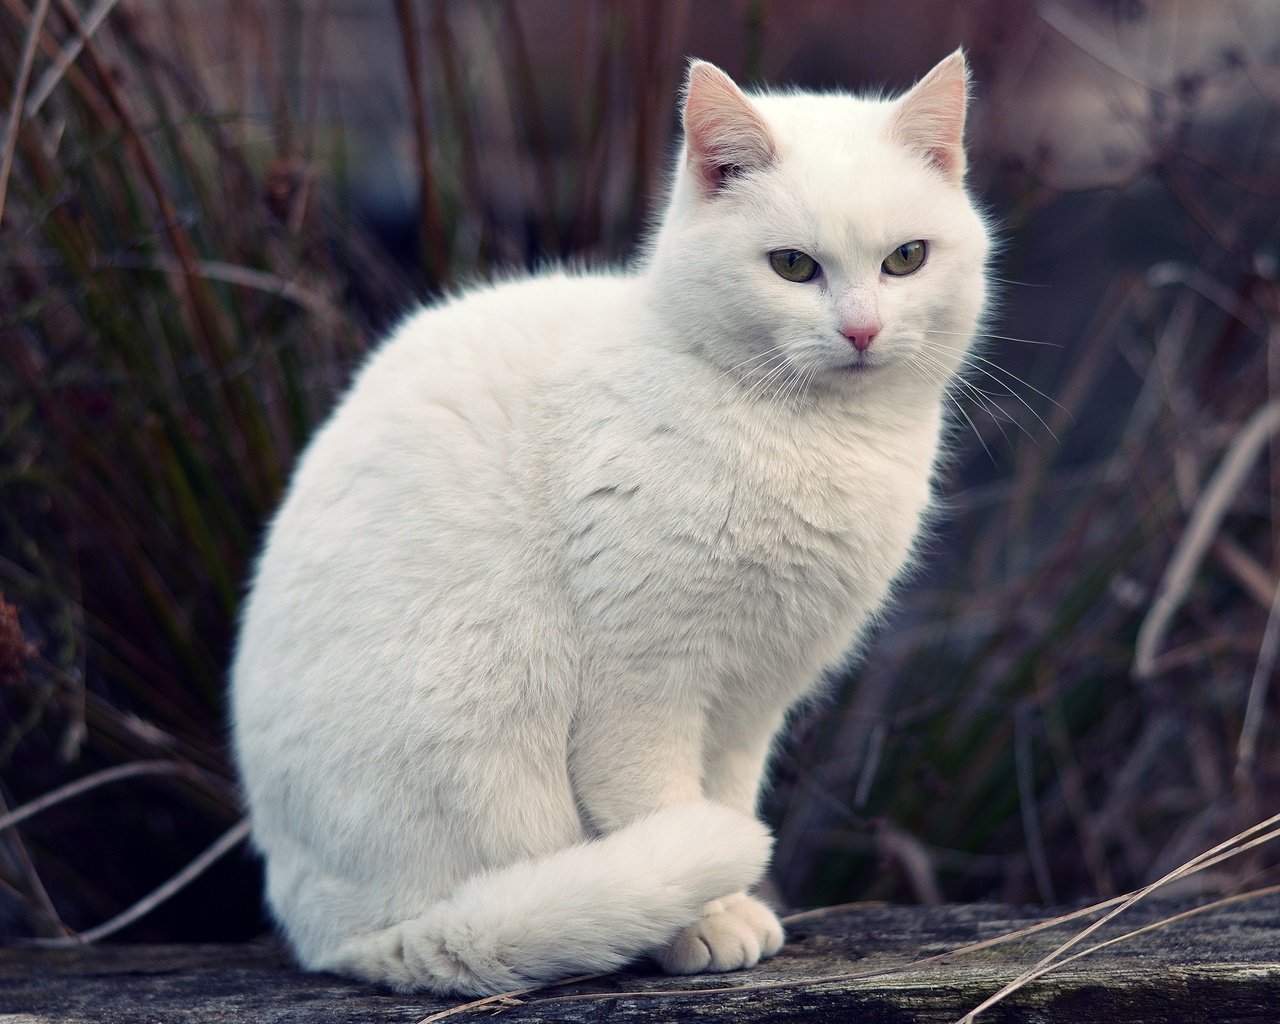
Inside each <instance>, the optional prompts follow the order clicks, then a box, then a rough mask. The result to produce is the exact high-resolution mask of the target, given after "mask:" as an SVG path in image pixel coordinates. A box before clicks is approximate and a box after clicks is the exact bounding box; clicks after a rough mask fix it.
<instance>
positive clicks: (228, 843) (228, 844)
mask: <svg viewBox="0 0 1280 1024" xmlns="http://www.w3.org/2000/svg"><path fill="white" fill-rule="evenodd" d="M251 827H252V826H251V825H250V822H249V819H248V818H243V819H241V820H240V821H238V822H237V823H236V824H235V825H233V826H232V827H231V828H229V829H228V830H227V831H226V832H224V833H223V834H222V836H221V837H219V839H218V840H217V841H216V842H215V843H214V844H213V845H212V846H210V847H209V848H208V849H207V850H205V851H204V853H202V854H200V856H199V857H197V858H196V859H195V860H193V861H192V862H191V863H190V864H188V865H187V866H186V867H185V868H183V869H182V870H181V871H179V872H178V873H177V874H176V875H174V876H173V877H172V878H170V879H169V880H168V881H167V882H165V883H164V884H163V885H161V886H159V887H157V888H156V889H153V890H152V891H151V892H150V893H148V894H147V895H146V896H144V897H143V898H142V899H140V900H138V902H137V903H135V904H133V906H131V907H129V908H128V909H127V910H124V911H122V912H121V913H119V914H117V915H116V916H115V917H113V918H111V919H110V920H108V921H104V922H103V923H102V924H100V925H98V926H97V927H95V928H90V929H89V930H88V931H85V932H81V933H80V934H79V935H77V936H75V937H74V938H69V939H42V940H37V941H36V942H35V943H34V944H35V945H38V946H45V947H54V948H66V947H69V946H80V945H84V944H86V943H90V942H97V941H98V940H99V939H105V938H106V937H107V936H108V935H114V934H115V933H116V932H118V931H120V930H121V929H123V928H126V927H128V926H129V925H131V924H133V922H134V921H136V920H138V918H140V917H143V916H145V915H146V914H149V913H151V911H152V910H154V909H155V908H156V907H158V906H159V905H160V904H161V903H163V902H164V901H165V900H167V899H169V897H171V896H173V895H174V894H175V893H177V892H180V891H181V890H182V889H183V888H184V887H186V886H187V885H189V884H190V883H191V882H192V881H193V880H195V879H196V878H198V877H199V876H200V875H201V874H202V873H203V872H204V871H205V870H206V869H207V868H208V867H209V865H211V864H212V863H213V862H214V861H216V860H217V859H218V858H219V857H221V856H223V855H224V854H226V853H228V852H230V851H231V850H233V849H235V847H236V846H238V845H239V844H240V843H242V842H244V840H245V839H247V838H248V837H249V832H250V831H251Z"/></svg>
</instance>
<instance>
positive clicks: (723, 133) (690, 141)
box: [684, 60, 775, 196]
mask: <svg viewBox="0 0 1280 1024" xmlns="http://www.w3.org/2000/svg"><path fill="white" fill-rule="evenodd" d="M684 141H685V159H686V161H687V162H688V165H689V170H690V171H691V172H692V173H693V175H694V178H695V179H696V180H697V181H698V183H699V185H701V186H702V192H703V194H704V195H706V196H714V195H715V194H716V193H717V192H719V191H720V190H721V189H722V188H724V185H725V182H726V181H728V180H729V179H731V178H733V177H735V176H737V175H739V174H743V173H746V172H747V171H753V170H759V169H762V168H764V167H768V166H769V165H770V164H771V163H773V160H774V155H775V149H774V142H773V135H772V134H771V133H770V132H769V126H768V125H767V124H765V123H764V118H762V117H761V116H760V112H759V111H757V110H756V108H755V107H754V106H753V105H752V103H751V101H750V100H749V99H747V97H746V96H744V95H743V94H742V90H741V89H739V88H738V87H737V86H736V85H735V84H734V82H733V79H732V78H730V77H729V76H728V75H726V74H725V73H724V72H723V71H721V70H720V69H719V68H718V67H716V66H715V65H714V64H708V63H707V62H706V61H704V60H695V61H693V62H692V63H691V64H690V65H689V77H688V78H687V79H686V81H685V87H684Z"/></svg>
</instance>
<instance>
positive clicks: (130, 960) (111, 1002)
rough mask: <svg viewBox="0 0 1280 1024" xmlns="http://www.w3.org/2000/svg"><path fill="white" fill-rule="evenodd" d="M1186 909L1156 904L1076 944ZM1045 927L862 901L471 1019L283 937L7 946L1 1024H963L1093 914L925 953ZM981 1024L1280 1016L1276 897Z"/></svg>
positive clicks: (1039, 993)
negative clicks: (349, 973) (295, 949)
mask: <svg viewBox="0 0 1280 1024" xmlns="http://www.w3.org/2000/svg"><path fill="white" fill-rule="evenodd" d="M1187 909H1189V905H1188V904H1185V903H1170V902H1166V901H1152V902H1150V903H1140V904H1138V905H1137V906H1135V907H1133V908H1131V909H1129V910H1127V911H1126V912H1125V913H1124V914H1123V915H1121V916H1120V917H1119V918H1117V920H1116V922H1115V923H1113V924H1112V925H1108V926H1107V927H1106V928H1105V929H1103V930H1101V931H1099V932H1097V933H1095V934H1094V935H1091V936H1089V937H1088V938H1086V939H1084V940H1082V942H1081V943H1079V944H1078V945H1077V946H1076V947H1075V948H1074V949H1073V952H1074V951H1075V950H1078V949H1082V948H1084V947H1086V946H1089V945H1091V944H1093V943H1096V942H1098V941H1100V940H1102V939H1105V938H1109V937H1112V936H1115V935H1118V934H1121V933H1123V932H1126V931H1129V930H1132V929H1135V928H1139V927H1142V926H1144V925H1149V924H1152V923H1155V922H1157V921H1160V920H1161V919H1163V918H1166V917H1168V916H1170V915H1173V914H1177V913H1180V912H1182V911H1185V910H1187ZM1047 919H1048V915H1047V914H1046V913H1044V912H1040V911H1027V910H1014V909H1011V908H1008V907H996V906H950V907H931V908H926V907H888V906H883V905H873V904H864V905H856V906H853V907H850V908H839V909H832V910H826V911H816V912H812V913H810V914H801V915H795V917H794V918H793V919H792V921H791V923H790V924H789V925H788V944H787V946H786V948H785V949H784V950H783V952H782V953H781V954H780V955H779V956H778V957H776V958H775V959H773V960H770V961H769V962H767V963H765V964H762V965H761V966H759V967H757V968H755V969H754V970H750V971H744V972H740V973H736V974H726V975H703V976H700V977H696V978H667V977H663V976H661V975H658V974H655V973H654V972H653V971H652V969H647V968H645V967H644V966H643V965H642V966H639V967H637V968H635V969H633V970H631V971H628V972H625V973H621V974H613V975H607V976H601V977H596V978H592V979H590V980H587V981H580V982H577V983H573V984H561V985H558V986H552V987H546V988H541V989H538V990H535V991H530V992H526V993H521V994H519V995H515V996H512V997H510V998H506V999H495V1000H491V1001H489V1002H487V1003H485V1004H484V1005H480V1006H473V1007H470V1008H464V1007H463V1004H464V1003H466V1002H467V1000H465V999H450V998H443V999H442V998H438V997H432V996H406V995H398V994H395V993H390V992H386V991H382V990H380V989H378V988H376V987H373V986H369V985H360V984H354V983H349V982H346V981H344V980H342V979H339V978H335V977H332V976H329V975H312V974H303V973H302V972H300V971H298V970H296V969H295V968H294V967H293V966H292V965H291V964H290V962H289V959H288V957H287V955H286V954H285V953H284V951H283V950H282V949H281V947H280V946H279V945H278V944H277V943H275V942H273V941H264V942H261V943H251V944H248V945H240V946H126V945H114V946H113V945H102V946H90V947H80V948H77V949H72V950H49V949H32V948H9V949H3V950H0V1022H3V1024H53V1022H58V1024H80V1022H90V1021H92V1022H95V1024H124V1022H128V1024H188V1022H189V1024H196V1022H200V1024H209V1022H218V1021H227V1022H232V1021H234V1022H250V1021H252V1022H267V1024H277V1022H279V1024H283V1022H290V1024H310V1022H320V1021H324V1022H325V1024H342V1022H348V1021H351V1022H355V1021H360V1022H365V1021H369V1022H373V1021H377V1022H379V1024H383V1022H386V1024H400V1022H403V1024H420V1022H423V1024H425V1022H432V1024H434V1021H436V1020H445V1021H448V1022H450V1024H475V1022H480V1021H491V1020H497V1021H513V1022H514V1021H526V1022H527V1021H610V1022H618V1021H647V1022H685V1021H748V1020H751V1021H760V1020H764V1021H844V1020H850V1021H858V1022H859V1024H877V1022H895V1024H896V1022H903V1024H905V1022H934V1021H938V1022H953V1021H958V1020H960V1018H961V1017H963V1016H964V1015H965V1014H966V1013H968V1012H969V1011H971V1010H973V1009H974V1008H975V1007H977V1006H978V1005H979V1004H980V1003H981V1002H982V1001H983V1000H984V999H986V998H987V997H988V996H990V995H992V994H993V993H995V992H997V991H998V990H999V989H1000V988H1001V987H1002V986H1003V985H1004V984H1005V983H1006V982H1008V981H1010V980H1011V979H1013V978H1014V977H1016V976H1017V975H1018V974H1019V973H1020V972H1022V971H1023V970H1025V969H1027V968H1029V967H1031V966H1032V965H1033V964H1035V962H1036V961H1037V960H1038V959H1039V958H1040V957H1041V956H1043V955H1044V954H1046V953H1048V952H1049V951H1050V950H1052V949H1053V948H1054V947H1055V946H1056V945H1057V944H1058V943H1059V942H1062V941H1065V940H1066V939H1068V938H1070V937H1071V936H1073V935H1075V934H1076V933H1077V932H1078V931H1080V929H1081V928H1082V927H1083V926H1084V925H1085V924H1087V923H1088V922H1089V921H1090V920H1092V918H1082V919H1079V920H1077V921H1074V922H1072V923H1069V924H1062V925H1058V926H1056V927H1053V928H1048V929H1045V930H1042V931H1039V932H1036V933H1034V934H1031V935H1024V936H1022V937H1019V938H1015V939H1012V940H1010V941H1006V942H1002V943H999V944H996V945H992V946H989V947H987V948H985V949H980V950H976V951H969V952H962V953H959V954H957V955H955V956H952V957H949V958H946V959H941V960H938V959H935V960H931V961H929V962H927V963H916V961H919V960H921V959H923V958H925V957H932V956H935V955H936V954H939V953H944V952H947V951H949V950H955V949H958V948H959V947H962V946H966V945H968V944H971V943H975V942H979V941H982V940H987V939H993V938H996V937H998V936H1001V935H1004V934H1006V933H1008V932H1010V931H1013V930H1015V929H1022V928H1026V927H1028V926H1030V925H1033V924H1036V923H1037V922H1040V921H1044V920H1047ZM978 1019H979V1020H980V1021H983V1022H987V1021H990V1022H1010V1021H1028V1022H1030V1021H1070V1022H1072V1024H1088V1022H1094V1021H1098V1022H1102V1021H1105V1022H1107V1024H1115V1022H1129V1021H1134V1022H1139V1021H1140V1022H1152V1024H1155V1022H1161V1024H1165V1022H1168V1024H1172V1022H1175V1021H1176V1022H1182V1021H1214V1022H1223V1024H1231V1022H1236V1021H1276V1020H1280V896H1266V897H1258V898H1250V899H1246V900H1242V901H1240V902H1237V903H1234V904H1232V905H1230V906H1226V907H1222V908H1219V909H1214V910H1210V911H1207V912H1205V913H1202V914H1198V915H1196V916H1193V917H1189V918H1186V919H1184V920H1180V921H1177V922H1174V923H1171V924H1168V925H1166V926H1163V927H1160V928H1157V929H1154V930H1151V931H1148V932H1146V933H1144V934H1142V935H1139V936H1136V937H1134V938H1131V939H1129V940H1127V941H1125V942H1122V943H1118V944H1115V945H1111V946H1108V947H1106V948H1105V949H1102V950H1099V951H1097V952H1096V953H1093V954H1092V955H1090V956H1086V957H1083V958H1081V959H1078V960H1075V961H1074V962H1072V963H1069V964H1066V965H1065V966H1063V967H1062V968H1060V969H1058V970H1056V971H1054V972H1052V973H1050V974H1048V975H1046V976H1044V977H1042V978H1039V979H1037V980H1035V981H1032V982H1030V983H1029V984H1028V985H1026V986H1025V987H1023V988H1021V989H1020V990H1018V991H1017V992H1016V993H1014V994H1013V995H1011V996H1010V997H1009V998H1008V999H1006V1000H1004V1001H1003V1002H1001V1003H999V1004H997V1005H996V1006H994V1007H992V1008H990V1009H988V1010H986V1011H985V1012H984V1013H983V1014H982V1015H981V1017H979V1018H978Z"/></svg>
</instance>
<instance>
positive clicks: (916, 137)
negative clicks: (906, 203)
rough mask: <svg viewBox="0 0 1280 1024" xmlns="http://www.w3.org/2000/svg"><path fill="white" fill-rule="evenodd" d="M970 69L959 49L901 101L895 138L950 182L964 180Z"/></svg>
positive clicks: (896, 112) (894, 130)
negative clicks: (965, 121) (940, 172)
mask: <svg viewBox="0 0 1280 1024" xmlns="http://www.w3.org/2000/svg"><path fill="white" fill-rule="evenodd" d="M968 91H969V68H968V65H967V64H966V63H965V59H964V55H963V54H962V53H961V52H960V51H959V50H957V51H956V52H955V53H953V54H952V55H951V56H950V57H947V58H946V59H945V60H943V61H942V62H941V63H940V64H938V66H937V67H935V68H934V69H933V70H932V71H930V72H929V73H928V74H927V75H925V77H924V78H923V79H921V81H920V82H919V84H917V85H916V86H915V88H913V89H912V90H911V91H910V92H908V93H907V94H906V95H905V96H903V97H902V99H900V100H899V101H898V109H897V110H896V111H895V113H894V115H893V128H892V131H893V138H894V139H895V140H896V141H897V142H899V143H900V144H902V145H904V146H906V147H907V148H909V149H913V150H915V151H916V152H918V153H920V154H921V155H922V156H924V158H925V159H926V160H928V161H929V163H931V164H933V166H935V167H937V168H938V170H940V171H942V173H943V174H945V175H946V176H947V177H948V178H949V179H950V180H952V181H955V182H959V181H960V180H961V179H962V178H963V177H964V171H965V158H964V118H965V107H966V105H967V102H968Z"/></svg>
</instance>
